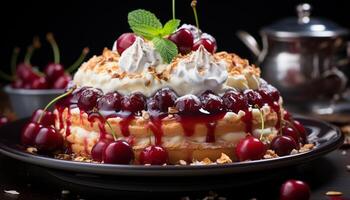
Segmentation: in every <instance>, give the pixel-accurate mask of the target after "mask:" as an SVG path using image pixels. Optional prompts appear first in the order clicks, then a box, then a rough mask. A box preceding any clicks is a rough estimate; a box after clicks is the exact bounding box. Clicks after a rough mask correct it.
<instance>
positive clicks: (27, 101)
mask: <svg viewBox="0 0 350 200" xmlns="http://www.w3.org/2000/svg"><path fill="white" fill-rule="evenodd" d="M46 39H47V41H48V42H49V43H50V45H51V47H52V50H53V54H54V61H53V62H50V63H49V64H47V65H46V66H45V67H44V68H43V70H42V71H40V70H39V67H36V66H34V65H32V64H31V62H30V60H31V57H32V54H33V52H34V51H35V50H36V49H38V48H40V42H39V39H38V38H37V37H35V38H34V40H33V44H32V45H30V46H29V47H28V49H27V53H26V55H25V56H24V61H23V62H20V63H17V57H18V54H19V49H18V48H15V49H14V51H13V54H12V59H11V72H12V74H11V75H8V74H6V73H4V72H0V74H1V75H2V78H6V80H8V81H10V82H11V84H9V85H7V86H5V87H4V91H5V93H7V95H8V96H9V99H10V102H11V105H12V108H13V110H14V112H15V113H16V116H17V117H18V118H24V117H29V116H31V114H32V113H33V111H34V110H35V109H37V108H40V107H43V106H45V105H46V104H47V103H48V102H50V101H51V100H52V99H53V98H54V97H56V96H58V95H60V94H62V93H63V92H64V89H65V88H66V87H67V85H68V84H69V82H70V81H71V80H72V75H71V74H72V73H73V72H74V71H75V70H76V69H77V68H78V67H79V66H80V64H81V63H82V62H83V61H84V59H85V57H86V55H87V54H88V52H89V49H88V48H84V49H83V51H82V53H81V55H80V57H79V58H78V59H77V60H76V61H75V62H74V63H73V64H72V65H71V66H70V67H68V68H64V66H63V65H62V64H61V63H60V52H59V48H58V45H57V43H56V41H55V39H54V37H53V35H52V34H51V33H48V34H47V36H46Z"/></svg>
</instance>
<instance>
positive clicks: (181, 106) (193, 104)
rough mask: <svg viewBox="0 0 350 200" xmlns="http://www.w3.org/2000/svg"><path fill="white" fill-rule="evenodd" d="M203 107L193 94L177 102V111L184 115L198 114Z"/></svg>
mask: <svg viewBox="0 0 350 200" xmlns="http://www.w3.org/2000/svg"><path fill="white" fill-rule="evenodd" d="M201 106H202V105H201V101H200V100H199V98H198V97H196V96H195V95H192V94H188V95H185V96H182V97H180V98H178V99H177V100H176V101H175V107H176V109H177V110H178V111H179V113H183V114H191V113H198V112H199V110H200V109H201Z"/></svg>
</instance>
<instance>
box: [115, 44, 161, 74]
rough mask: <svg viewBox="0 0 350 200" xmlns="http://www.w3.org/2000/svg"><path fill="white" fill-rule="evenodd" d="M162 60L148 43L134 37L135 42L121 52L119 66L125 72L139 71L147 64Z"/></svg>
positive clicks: (159, 62)
mask: <svg viewBox="0 0 350 200" xmlns="http://www.w3.org/2000/svg"><path fill="white" fill-rule="evenodd" d="M162 62H163V60H162V57H161V56H160V54H159V53H158V52H157V51H156V50H155V49H154V48H153V46H151V44H150V43H146V42H145V41H144V40H143V39H142V38H140V37H136V40H135V42H134V43H133V44H132V45H131V46H130V47H129V48H127V49H126V50H125V51H124V52H123V53H122V55H121V57H120V60H119V66H120V68H121V69H122V70H123V71H125V72H129V73H140V72H142V71H143V70H144V69H147V68H148V67H149V66H154V65H158V64H161V63H162Z"/></svg>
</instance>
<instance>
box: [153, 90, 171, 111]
mask: <svg viewBox="0 0 350 200" xmlns="http://www.w3.org/2000/svg"><path fill="white" fill-rule="evenodd" d="M153 98H154V100H155V103H156V104H158V108H159V109H160V110H161V111H163V112H167V111H168V108H169V107H173V106H174V104H175V101H176V99H177V95H176V93H175V92H174V91H173V90H172V89H169V88H163V89H160V90H158V91H157V92H156V94H155V95H154V97H153Z"/></svg>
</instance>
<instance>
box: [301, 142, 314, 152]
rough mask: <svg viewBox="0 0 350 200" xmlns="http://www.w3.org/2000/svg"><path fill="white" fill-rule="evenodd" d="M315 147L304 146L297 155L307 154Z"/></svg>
mask: <svg viewBox="0 0 350 200" xmlns="http://www.w3.org/2000/svg"><path fill="white" fill-rule="evenodd" d="M314 147H315V145H314V144H305V145H304V146H302V147H301V148H300V150H299V153H304V152H308V151H310V150H311V149H313V148H314Z"/></svg>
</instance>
